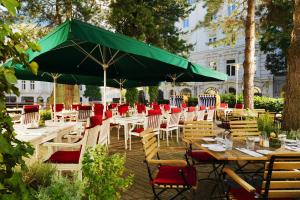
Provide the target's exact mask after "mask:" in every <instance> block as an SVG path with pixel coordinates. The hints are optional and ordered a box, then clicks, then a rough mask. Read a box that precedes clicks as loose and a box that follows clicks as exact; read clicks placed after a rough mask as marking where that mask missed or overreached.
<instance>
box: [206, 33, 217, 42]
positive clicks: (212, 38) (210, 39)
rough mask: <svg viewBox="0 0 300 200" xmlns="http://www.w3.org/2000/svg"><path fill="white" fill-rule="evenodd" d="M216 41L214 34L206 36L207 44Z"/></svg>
mask: <svg viewBox="0 0 300 200" xmlns="http://www.w3.org/2000/svg"><path fill="white" fill-rule="evenodd" d="M216 41H217V36H216V34H211V35H209V36H208V44H210V43H212V42H216Z"/></svg>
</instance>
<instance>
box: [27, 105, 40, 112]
mask: <svg viewBox="0 0 300 200" xmlns="http://www.w3.org/2000/svg"><path fill="white" fill-rule="evenodd" d="M23 110H24V113H32V112H39V105H25V106H23Z"/></svg>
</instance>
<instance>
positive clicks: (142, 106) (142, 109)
mask: <svg viewBox="0 0 300 200" xmlns="http://www.w3.org/2000/svg"><path fill="white" fill-rule="evenodd" d="M136 108H137V111H138V113H143V112H144V113H145V112H146V106H145V104H137V106H136Z"/></svg>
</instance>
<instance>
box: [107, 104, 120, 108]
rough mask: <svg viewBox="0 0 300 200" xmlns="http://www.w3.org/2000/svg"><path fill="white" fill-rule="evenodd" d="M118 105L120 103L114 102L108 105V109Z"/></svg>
mask: <svg viewBox="0 0 300 200" xmlns="http://www.w3.org/2000/svg"><path fill="white" fill-rule="evenodd" d="M117 106H118V104H116V103H112V104H110V105H109V106H108V109H114V108H116V107H117Z"/></svg>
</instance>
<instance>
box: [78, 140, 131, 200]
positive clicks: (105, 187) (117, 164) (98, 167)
mask: <svg viewBox="0 0 300 200" xmlns="http://www.w3.org/2000/svg"><path fill="white" fill-rule="evenodd" d="M124 164H125V156H122V155H120V154H113V155H109V154H108V152H107V150H106V148H105V147H103V146H101V145H97V146H96V148H95V149H91V148H89V149H87V152H86V153H85V154H84V159H83V162H82V165H83V166H82V170H83V175H84V180H83V182H84V185H85V189H84V194H85V197H86V198H87V199H89V200H98V199H99V200H102V199H106V200H110V199H111V200H114V199H120V192H121V191H124V190H126V189H127V188H128V187H129V186H130V185H131V184H132V181H133V176H132V175H129V176H127V177H125V176H124V172H125V166H124Z"/></svg>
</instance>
